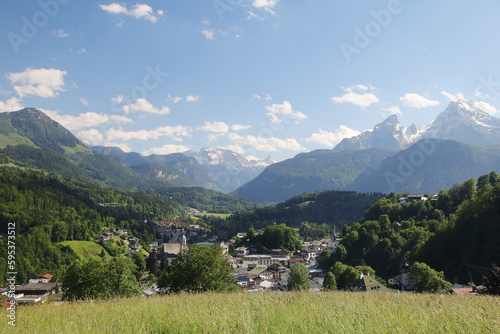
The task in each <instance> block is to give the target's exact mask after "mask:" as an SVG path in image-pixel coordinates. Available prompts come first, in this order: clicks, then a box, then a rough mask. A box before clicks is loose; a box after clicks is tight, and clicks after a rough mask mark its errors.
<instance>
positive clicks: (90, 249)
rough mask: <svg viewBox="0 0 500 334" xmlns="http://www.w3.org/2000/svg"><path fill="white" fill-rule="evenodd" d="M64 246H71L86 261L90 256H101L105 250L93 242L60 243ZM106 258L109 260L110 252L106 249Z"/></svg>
mask: <svg viewBox="0 0 500 334" xmlns="http://www.w3.org/2000/svg"><path fill="white" fill-rule="evenodd" d="M59 244H60V245H63V246H69V247H71V249H72V250H73V251H74V252H75V254H76V255H78V257H79V258H80V259H85V258H87V257H89V256H94V257H95V256H99V254H101V252H102V250H103V249H104V248H103V247H102V246H101V245H98V244H96V243H95V242H92V241H63V242H60V243H59ZM104 254H106V256H105V257H107V258H109V257H111V256H109V254H108V252H107V251H106V250H105V249H104Z"/></svg>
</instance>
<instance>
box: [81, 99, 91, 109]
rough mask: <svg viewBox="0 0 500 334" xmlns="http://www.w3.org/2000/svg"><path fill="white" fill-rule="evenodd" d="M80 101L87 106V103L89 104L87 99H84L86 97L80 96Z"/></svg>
mask: <svg viewBox="0 0 500 334" xmlns="http://www.w3.org/2000/svg"><path fill="white" fill-rule="evenodd" d="M80 101H81V102H82V103H83V105H84V106H87V107H88V105H89V101H87V99H86V98H84V97H81V98H80Z"/></svg>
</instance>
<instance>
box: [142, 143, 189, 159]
mask: <svg viewBox="0 0 500 334" xmlns="http://www.w3.org/2000/svg"><path fill="white" fill-rule="evenodd" d="M190 149H191V148H190V147H189V146H185V145H175V144H165V145H163V146H161V147H151V148H150V149H149V150H146V151H143V152H142V154H143V155H146V156H148V155H151V154H172V153H182V152H186V151H189V150H190Z"/></svg>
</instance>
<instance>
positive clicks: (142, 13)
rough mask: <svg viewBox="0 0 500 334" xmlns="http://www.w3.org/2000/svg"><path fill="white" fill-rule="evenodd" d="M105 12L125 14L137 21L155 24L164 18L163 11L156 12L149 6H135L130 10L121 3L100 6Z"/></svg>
mask: <svg viewBox="0 0 500 334" xmlns="http://www.w3.org/2000/svg"><path fill="white" fill-rule="evenodd" d="M99 8H101V9H102V10H103V11H105V12H108V13H110V14H124V15H129V16H133V17H135V18H136V19H145V20H148V21H151V22H153V23H155V22H157V21H158V19H159V18H160V17H162V16H163V10H161V9H159V10H157V11H156V12H155V11H154V10H153V8H152V7H151V6H149V5H147V4H139V3H138V4H135V5H133V6H132V8H130V9H128V8H127V7H126V6H124V5H122V4H119V3H111V4H109V5H99Z"/></svg>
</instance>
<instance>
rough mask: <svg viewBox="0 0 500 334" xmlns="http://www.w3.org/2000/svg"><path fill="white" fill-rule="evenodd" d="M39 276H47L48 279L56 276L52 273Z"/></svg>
mask: <svg viewBox="0 0 500 334" xmlns="http://www.w3.org/2000/svg"><path fill="white" fill-rule="evenodd" d="M38 277H41V278H46V279H52V277H54V275H51V274H44V275H38Z"/></svg>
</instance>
